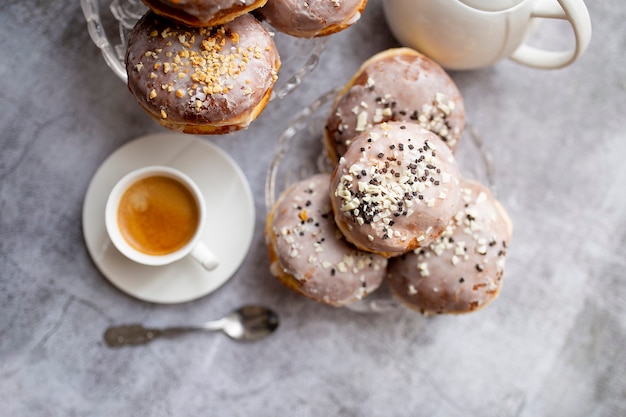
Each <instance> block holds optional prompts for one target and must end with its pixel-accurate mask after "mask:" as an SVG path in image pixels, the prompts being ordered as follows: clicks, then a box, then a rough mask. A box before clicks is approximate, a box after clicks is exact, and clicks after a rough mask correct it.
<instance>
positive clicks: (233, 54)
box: [125, 0, 366, 134]
mask: <svg viewBox="0 0 626 417" xmlns="http://www.w3.org/2000/svg"><path fill="white" fill-rule="evenodd" d="M144 3H145V4H146V5H147V6H148V7H149V11H148V13H147V14H145V15H144V16H143V17H142V18H141V19H140V20H139V21H138V22H137V24H136V25H135V27H134V28H133V30H132V31H131V33H130V35H129V39H128V46H127V51H126V59H125V61H126V72H127V74H128V88H129V89H130V91H131V93H132V94H133V95H134V96H135V98H136V100H137V102H138V103H139V105H140V106H141V107H142V108H143V109H144V110H145V111H146V112H147V113H148V115H150V116H151V117H152V118H153V119H155V120H156V121H158V122H159V123H160V124H161V125H162V126H164V127H166V128H168V129H171V130H175V131H180V132H184V133H192V134H224V133H228V132H232V131H236V130H240V129H246V128H247V127H248V126H249V125H250V123H252V122H253V121H254V120H255V119H256V118H257V116H258V115H259V114H260V113H261V111H262V110H263V109H264V108H265V106H266V105H267V103H268V101H269V99H270V96H271V92H272V89H273V87H274V84H275V82H276V80H277V77H278V71H279V68H280V56H279V53H278V51H277V49H276V45H275V44H274V41H273V39H272V35H271V34H270V33H269V32H268V30H267V29H266V27H265V26H264V25H263V24H261V22H260V20H259V19H263V20H266V21H267V22H268V23H269V24H270V25H271V26H272V27H273V28H275V29H276V30H278V31H281V32H284V33H286V34H288V35H291V36H297V37H307V38H310V37H318V36H328V35H330V34H332V33H335V32H338V31H340V30H343V29H345V28H347V27H349V26H351V25H352V24H354V23H355V22H356V21H357V20H358V19H359V18H360V16H361V12H362V10H363V8H364V7H365V4H366V0H318V1H315V2H310V3H309V2H303V1H297V0H144Z"/></svg>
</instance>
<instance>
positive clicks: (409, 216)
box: [330, 122, 461, 257]
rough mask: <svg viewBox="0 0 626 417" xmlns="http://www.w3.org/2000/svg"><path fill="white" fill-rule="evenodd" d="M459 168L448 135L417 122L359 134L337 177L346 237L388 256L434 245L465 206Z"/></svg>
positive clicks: (336, 199)
mask: <svg viewBox="0 0 626 417" xmlns="http://www.w3.org/2000/svg"><path fill="white" fill-rule="evenodd" d="M459 184H460V174H459V168H458V166H457V163H456V160H455V158H454V156H453V155H452V152H451V150H450V148H448V147H447V146H446V145H445V144H444V143H443V141H442V140H441V139H440V138H439V137H438V136H437V135H435V134H434V133H432V132H431V131H429V130H427V129H425V128H423V127H421V126H420V125H419V124H417V123H412V122H389V123H381V124H378V125H375V126H373V127H371V128H370V129H368V130H366V131H365V132H363V133H362V134H361V135H359V136H357V137H355V139H354V141H353V142H352V143H351V144H350V146H349V147H348V148H347V150H346V153H345V154H344V156H343V157H341V159H340V160H339V163H338V165H337V167H336V168H335V170H334V172H333V174H332V178H331V186H330V193H331V203H332V208H333V212H334V215H335V221H336V223H337V226H338V227H339V229H340V230H341V232H342V233H343V234H344V235H345V236H346V239H347V240H348V241H350V242H352V243H353V244H354V245H355V246H357V247H358V248H360V249H362V250H367V251H370V252H375V253H379V254H381V255H383V256H386V257H392V256H398V255H401V254H403V253H405V252H408V251H410V250H413V249H415V248H417V247H421V246H424V245H428V244H429V243H430V242H432V241H433V240H434V239H436V238H437V237H438V236H439V235H440V234H441V233H442V232H443V230H444V228H445V227H446V226H447V225H448V223H449V222H450V220H451V219H452V216H453V215H454V214H455V213H456V211H457V210H458V208H459V205H460V200H461V198H460V197H461V194H460V187H459Z"/></svg>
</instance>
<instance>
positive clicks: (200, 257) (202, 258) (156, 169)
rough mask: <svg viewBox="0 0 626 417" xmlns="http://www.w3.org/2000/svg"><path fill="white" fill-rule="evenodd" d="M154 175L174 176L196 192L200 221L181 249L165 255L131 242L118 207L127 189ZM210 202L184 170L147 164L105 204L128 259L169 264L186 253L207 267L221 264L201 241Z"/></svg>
mask: <svg viewBox="0 0 626 417" xmlns="http://www.w3.org/2000/svg"><path fill="white" fill-rule="evenodd" d="M154 176H164V177H168V178H172V179H174V180H176V181H177V182H179V183H180V184H181V185H183V186H184V187H185V188H186V189H187V190H188V191H189V192H190V193H191V195H192V196H193V198H194V201H195V204H196V205H197V208H198V222H197V227H196V229H195V232H194V233H193V236H192V237H191V238H190V239H189V240H188V241H187V243H186V244H185V245H184V246H183V247H181V248H180V249H178V250H175V251H173V252H170V253H167V254H164V255H150V254H146V253H144V252H141V251H139V250H137V249H135V248H134V247H133V246H131V245H130V244H129V243H128V242H127V240H126V239H125V238H124V236H123V234H122V232H121V231H120V227H119V220H118V208H119V205H120V200H121V198H122V196H123V195H124V192H125V191H126V190H127V189H128V188H129V187H130V186H131V185H133V184H135V183H136V182H138V181H140V180H142V179H145V178H148V177H154ZM206 217H207V215H206V203H205V200H204V196H203V195H202V192H201V191H200V189H199V188H198V186H197V185H196V184H195V183H194V182H193V180H192V179H191V178H189V177H188V176H187V175H185V174H184V173H182V172H181V171H179V170H177V169H174V168H170V167H166V166H147V167H143V168H139V169H137V170H135V171H132V172H130V173H128V174H126V175H125V176H124V177H123V178H122V179H120V180H119V181H118V182H117V184H116V185H115V186H114V187H113V189H112V190H111V193H110V194H109V197H108V199H107V203H106V207H105V224H106V230H107V233H108V234H109V238H110V239H111V241H112V242H113V245H115V247H116V248H117V249H118V250H119V251H120V252H121V253H122V254H123V255H124V256H126V257H127V258H128V259H130V260H132V261H135V262H137V263H140V264H144V265H153V266H160V265H167V264H170V263H172V262H175V261H178V260H180V259H182V258H184V257H185V256H191V257H193V259H195V260H196V261H198V262H199V263H200V264H201V265H202V266H203V267H204V268H205V269H207V270H209V271H210V270H213V269H215V268H217V266H218V265H219V262H218V260H217V257H216V256H215V255H214V254H213V252H211V250H210V249H209V248H208V247H207V246H206V244H204V243H203V242H202V241H201V237H202V231H203V230H204V228H205V226H206Z"/></svg>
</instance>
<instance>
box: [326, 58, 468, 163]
mask: <svg viewBox="0 0 626 417" xmlns="http://www.w3.org/2000/svg"><path fill="white" fill-rule="evenodd" d="M397 120H399V121H403V120H406V121H409V120H410V121H414V122H417V123H419V124H420V125H421V126H422V127H425V128H426V129H429V130H431V131H433V132H434V133H436V134H437V135H438V136H439V137H440V139H441V140H443V141H444V142H445V143H446V144H447V145H448V146H449V147H450V149H452V150H453V151H454V150H455V149H456V147H457V145H458V142H459V139H460V137H461V134H462V131H463V128H464V126H465V109H464V106H463V98H462V97H461V94H460V92H459V90H458V88H457V86H456V84H455V83H454V81H453V80H452V79H451V78H450V77H449V76H448V74H447V73H446V72H445V71H444V70H443V69H442V68H441V67H440V66H439V65H438V64H437V63H435V62H434V61H433V60H431V59H429V58H427V57H426V56H424V55H422V54H420V53H418V52H416V51H414V50H413V49H409V48H392V49H388V50H386V51H383V52H380V53H378V54H376V55H374V56H373V57H371V58H370V59H368V60H367V61H365V62H364V63H363V65H362V66H361V68H360V69H359V70H358V71H357V72H356V74H355V75H354V76H353V77H352V79H351V80H350V81H349V82H348V83H347V84H346V85H345V86H344V87H343V88H342V90H341V91H340V92H339V93H338V95H337V97H336V99H335V102H334V103H333V106H332V109H331V111H330V114H329V116H328V119H327V123H326V128H325V131H324V137H325V141H324V142H325V145H326V146H325V147H326V151H327V153H328V156H329V157H330V159H331V160H332V161H336V160H337V159H339V157H340V156H341V155H343V153H344V152H345V151H346V147H347V145H348V144H349V143H350V141H351V140H352V138H353V137H354V136H356V135H358V134H359V133H361V132H363V131H364V130H365V129H367V128H368V127H370V126H372V125H375V124H378V123H381V122H386V121H397Z"/></svg>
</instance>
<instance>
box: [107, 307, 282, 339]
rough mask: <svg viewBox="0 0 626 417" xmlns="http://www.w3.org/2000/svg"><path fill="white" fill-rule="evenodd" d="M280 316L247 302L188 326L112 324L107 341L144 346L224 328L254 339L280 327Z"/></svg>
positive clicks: (237, 336) (235, 336)
mask: <svg viewBox="0 0 626 417" xmlns="http://www.w3.org/2000/svg"><path fill="white" fill-rule="evenodd" d="M278 323H279V319H278V315H277V314H276V313H275V312H274V311H272V310H270V309H269V308H267V307H262V306H255V305H248V306H243V307H241V308H238V309H237V310H235V311H233V312H231V313H229V314H228V315H227V316H225V317H223V318H221V319H219V320H214V321H207V322H205V323H201V324H198V325H188V326H187V325H186V326H176V327H166V328H161V329H150V328H146V327H144V326H142V325H141V324H130V325H124V326H114V327H109V328H108V329H107V330H106V332H104V341H105V342H106V343H107V345H109V346H110V347H120V346H126V345H142V344H146V343H149V342H151V341H153V340H154V339H156V338H157V337H174V336H178V335H181V334H184V333H189V332H197V331H209V332H214V331H220V330H221V331H223V332H224V333H225V334H226V335H227V336H228V337H230V338H231V339H234V340H244V341H251V340H257V339H261V338H263V337H265V336H268V335H269V334H271V333H272V332H273V331H274V330H276V328H277V327H278Z"/></svg>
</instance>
